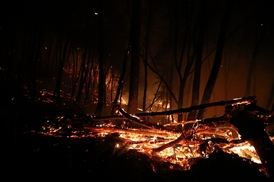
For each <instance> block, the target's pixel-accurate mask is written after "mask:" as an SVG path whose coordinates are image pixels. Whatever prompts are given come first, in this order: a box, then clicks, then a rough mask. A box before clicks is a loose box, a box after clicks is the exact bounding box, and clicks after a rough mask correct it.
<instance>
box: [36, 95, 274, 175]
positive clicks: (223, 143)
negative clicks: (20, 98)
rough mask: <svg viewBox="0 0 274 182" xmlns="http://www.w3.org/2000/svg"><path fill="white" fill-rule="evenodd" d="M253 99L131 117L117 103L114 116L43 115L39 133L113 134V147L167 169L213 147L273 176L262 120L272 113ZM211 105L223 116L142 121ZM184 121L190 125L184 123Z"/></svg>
mask: <svg viewBox="0 0 274 182" xmlns="http://www.w3.org/2000/svg"><path fill="white" fill-rule="evenodd" d="M255 99H256V98H255V97H247V98H238V99H234V100H230V101H220V102H215V103H209V104H203V105H198V106H194V107H189V108H181V109H178V110H170V111H165V112H157V113H156V112H151V113H137V114H135V115H130V114H128V113H126V112H125V111H124V110H123V109H121V108H120V107H119V106H117V107H116V109H117V110H118V111H119V113H120V115H117V116H109V117H92V116H86V115H85V116H82V117H78V116H73V117H64V116H58V117H56V118H55V119H54V120H52V119H48V120H47V122H46V124H45V125H44V126H43V128H42V130H41V131H39V133H40V134H43V135H49V136H53V137H62V138H105V137H107V136H110V135H116V136H117V137H118V138H119V140H115V144H114V148H116V149H119V148H123V149H126V150H135V151H137V152H139V153H142V154H144V155H146V156H148V157H149V158H150V159H151V160H152V161H157V162H158V163H165V164H168V167H169V168H170V170H173V169H174V170H175V169H176V170H184V171H185V170H190V169H191V167H192V165H193V164H195V162H196V161H198V160H201V159H205V158H209V157H210V155H211V154H212V153H214V152H218V151H220V152H225V153H229V154H238V155H239V156H240V157H242V158H243V159H244V160H247V161H250V163H255V164H258V166H261V167H260V168H259V169H258V170H262V171H264V173H265V174H266V176H268V177H269V178H270V179H273V174H274V173H273V165H274V160H273V155H272V153H273V151H274V149H273V143H272V142H271V138H270V137H269V136H268V135H267V133H266V132H265V131H264V129H265V127H266V125H267V121H268V118H269V117H271V116H273V115H274V114H273V112H271V111H268V110H265V109H262V108H260V107H259V106H257V105H256V100H255ZM214 106H224V107H225V113H224V115H223V116H221V117H214V118H197V119H195V120H191V121H183V122H181V123H171V124H166V125H157V124H152V123H149V122H147V121H146V118H149V117H154V116H163V115H172V114H180V113H183V112H191V111H193V110H201V109H206V108H208V107H214ZM185 125H190V126H191V127H184V126H185ZM178 128H182V129H181V130H178ZM187 128H188V129H187ZM114 150H115V149H114ZM153 168H154V169H153V170H154V171H157V170H158V169H156V168H157V166H154V167H153Z"/></svg>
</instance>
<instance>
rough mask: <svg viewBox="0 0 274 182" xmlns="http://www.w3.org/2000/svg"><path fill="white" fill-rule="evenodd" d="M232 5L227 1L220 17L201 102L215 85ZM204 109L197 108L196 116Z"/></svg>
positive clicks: (202, 113) (205, 101)
mask: <svg viewBox="0 0 274 182" xmlns="http://www.w3.org/2000/svg"><path fill="white" fill-rule="evenodd" d="M232 7H233V1H229V0H228V1H227V6H226V10H225V12H224V16H223V18H222V23H221V28H220V33H219V38H218V42H217V48H216V53H215V58H214V62H213V66H212V68H211V72H210V75H209V78H208V81H207V84H206V87H205V90H204V93H203V97H202V101H201V104H205V103H208V102H209V101H210V98H211V94H212V92H213V88H214V86H215V83H216V80H217V76H218V73H219V69H220V65H221V62H222V55H223V48H224V44H225V40H226V32H227V29H228V24H229V19H230V16H231V12H232ZM204 112H205V110H204V109H202V110H199V112H198V115H197V117H198V118H202V117H203V115H204Z"/></svg>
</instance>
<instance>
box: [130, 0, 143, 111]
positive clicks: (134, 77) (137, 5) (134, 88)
mask: <svg viewBox="0 0 274 182" xmlns="http://www.w3.org/2000/svg"><path fill="white" fill-rule="evenodd" d="M132 11H133V14H132V22H131V33H130V34H131V35H130V40H131V66H130V83H129V98H128V113H131V114H132V113H135V112H136V109H137V107H138V89H139V69H140V31H141V17H140V15H141V0H134V1H133V10H132Z"/></svg>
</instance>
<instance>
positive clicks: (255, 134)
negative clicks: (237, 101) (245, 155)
mask: <svg viewBox="0 0 274 182" xmlns="http://www.w3.org/2000/svg"><path fill="white" fill-rule="evenodd" d="M269 114H270V111H267V110H264V109H262V108H260V107H258V106H256V105H255V104H251V105H246V106H241V107H239V106H237V107H234V108H233V109H231V116H232V118H231V120H230V122H231V124H233V125H234V126H235V127H237V128H238V129H239V133H240V134H241V136H242V139H243V140H247V141H249V142H250V143H251V144H252V145H253V146H254V148H255V150H256V152H257V154H258V155H259V157H260V160H261V162H262V165H263V167H264V169H265V172H266V174H267V176H269V178H270V179H271V180H273V181H274V156H273V152H274V146H273V143H272V142H271V140H270V138H269V136H268V135H267V133H266V132H265V131H264V129H265V127H266V123H267V120H266V118H267V116H268V115H269Z"/></svg>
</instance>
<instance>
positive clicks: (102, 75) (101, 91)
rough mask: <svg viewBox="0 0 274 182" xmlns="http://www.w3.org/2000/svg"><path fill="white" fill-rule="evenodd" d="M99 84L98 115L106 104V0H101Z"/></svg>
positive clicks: (96, 112)
mask: <svg viewBox="0 0 274 182" xmlns="http://www.w3.org/2000/svg"><path fill="white" fill-rule="evenodd" d="M99 6H100V7H99V21H98V26H99V84H98V103H97V107H96V110H95V115H96V116H101V114H102V110H103V106H104V94H105V80H106V79H105V72H104V66H105V57H104V12H103V6H104V1H100V5H99Z"/></svg>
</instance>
